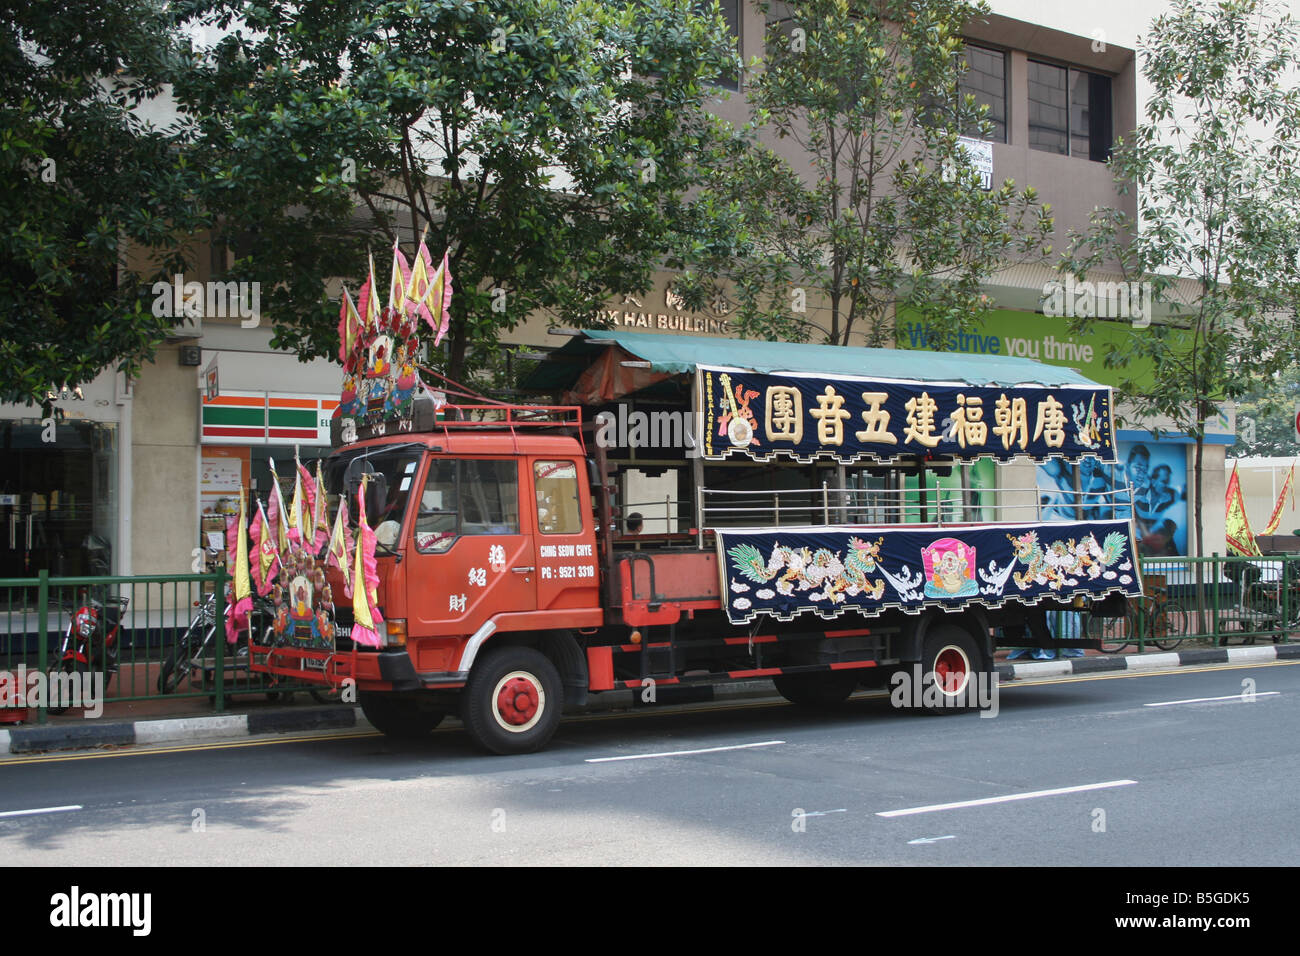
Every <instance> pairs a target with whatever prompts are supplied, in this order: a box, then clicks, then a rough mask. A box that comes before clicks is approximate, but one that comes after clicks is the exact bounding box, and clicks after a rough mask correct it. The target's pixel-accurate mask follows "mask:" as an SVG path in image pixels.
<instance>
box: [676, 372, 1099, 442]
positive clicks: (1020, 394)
mask: <svg viewBox="0 0 1300 956" xmlns="http://www.w3.org/2000/svg"><path fill="white" fill-rule="evenodd" d="M700 375H701V382H700V384H701V388H700V395H701V398H702V401H703V404H704V408H703V409H701V411H702V412H703V416H704V457H705V458H709V459H714V460H718V459H722V458H726V457H727V456H728V455H733V454H742V455H746V456H748V457H750V458H753V459H756V460H759V461H766V460H767V459H769V458H771V457H772V456H773V455H786V456H789V457H791V458H795V459H797V460H799V461H811V460H813V459H814V458H833V459H835V460H837V461H841V462H845V463H847V462H853V461H858V460H860V459H864V458H865V459H874V460H876V461H882V462H887V461H893V460H895V459H898V458H900V457H908V456H913V455H916V456H922V457H925V456H931V457H936V458H938V457H944V458H954V459H957V460H959V461H974V460H975V459H978V458H986V457H991V458H996V459H998V460H1001V461H1009V460H1011V459H1014V458H1031V459H1033V460H1035V461H1045V460H1047V459H1049V458H1055V457H1067V458H1077V457H1079V456H1081V455H1096V456H1097V457H1098V458H1100V459H1101V460H1102V461H1107V462H1113V461H1115V460H1116V458H1115V438H1114V425H1113V419H1112V415H1111V403H1112V396H1111V391H1110V389H1109V388H1107V387H1105V386H1083V385H1071V386H1060V387H1047V386H1041V385H1018V386H1012V387H998V386H965V385H936V384H935V383H933V382H898V381H881V380H875V379H868V378H850V377H837V378H835V379H828V378H825V377H821V376H808V375H795V374H775V375H767V374H760V373H756V372H747V371H744V370H741V369H722V368H705V367H701V368H700ZM736 418H740V419H742V420H743V424H744V426H745V427H740V428H733V427H731V426H732V420H733V419H736Z"/></svg>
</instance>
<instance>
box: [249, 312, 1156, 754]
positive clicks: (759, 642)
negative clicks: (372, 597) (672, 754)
mask: <svg viewBox="0 0 1300 956" xmlns="http://www.w3.org/2000/svg"><path fill="white" fill-rule="evenodd" d="M908 370H924V371H925V372H926V374H925V375H924V376H917V375H916V374H915V372H913V373H912V374H905V373H906V372H907V371H908ZM529 384H530V385H532V387H534V388H537V389H542V390H546V391H549V392H551V393H552V394H559V395H561V396H565V397H567V400H568V401H569V402H570V404H563V405H510V404H494V403H483V404H473V405H469V404H462V405H447V404H444V403H443V402H442V401H440V400H439V396H438V395H437V394H436V393H429V392H427V391H426V392H423V393H422V394H421V395H420V396H419V397H417V399H416V400H415V402H414V407H413V411H412V412H411V414H410V415H409V416H408V418H407V419H405V420H404V421H402V422H399V423H397V424H396V425H395V426H394V425H392V424H391V423H389V424H386V425H383V426H380V427H372V428H370V429H368V430H367V429H366V428H364V427H363V428H358V427H357V423H356V422H347V421H342V422H337V421H336V428H335V434H336V435H342V434H348V435H349V437H352V435H353V434H354V433H355V436H356V440H355V441H352V442H350V443H346V444H342V443H340V444H339V447H337V450H336V451H335V452H334V454H333V455H332V456H331V457H330V458H329V459H328V461H327V462H326V466H325V484H326V487H327V489H328V490H329V492H330V493H331V495H332V496H333V497H336V498H337V497H338V496H339V495H340V494H345V493H347V494H352V495H353V496H354V498H353V500H355V495H356V490H357V488H358V487H359V479H360V477H361V475H363V474H366V475H369V476H371V477H370V478H368V479H367V483H368V487H367V488H366V490H365V492H364V496H365V499H366V513H367V520H368V522H369V525H370V526H371V527H372V528H374V529H375V535H376V538H377V541H378V544H377V547H376V563H377V565H378V573H379V589H378V598H379V605H380V607H381V608H382V614H383V618H384V624H383V625H382V626H381V631H382V633H381V640H382V646H379V647H367V646H361V645H359V644H356V643H353V642H352V641H351V640H350V639H349V637H348V626H349V622H350V619H349V617H348V612H347V609H346V608H342V607H341V608H338V609H337V622H338V627H337V634H336V636H335V642H334V646H333V647H332V648H328V649H321V648H308V647H295V646H294V645H293V644H292V642H283V643H281V644H279V645H278V646H270V645H268V646H255V647H254V648H253V660H254V665H253V666H254V669H256V670H260V671H264V672H269V673H275V674H282V675H285V676H293V677H298V678H302V679H305V680H309V681H314V682H319V683H324V684H331V685H335V686H338V685H340V684H343V683H345V682H348V681H354V682H355V687H356V690H357V692H358V695H357V699H358V702H359V703H360V705H361V708H362V710H363V712H364V714H365V716H366V718H367V719H368V720H369V721H370V722H371V724H373V725H374V726H375V727H376V728H377V729H379V730H381V731H382V732H384V733H385V734H388V735H392V736H397V737H410V736H418V735H423V734H426V733H428V732H429V731H431V730H432V729H433V728H434V727H436V726H437V725H438V724H439V723H440V722H441V721H442V720H443V718H444V716H445V715H447V714H449V713H451V714H458V715H459V716H460V717H461V719H462V720H463V722H464V725H465V728H466V730H467V731H468V732H469V734H470V736H471V737H472V738H473V739H474V741H475V742H476V743H477V744H479V745H480V746H481V747H483V748H484V749H486V750H488V751H491V752H494V753H500V754H505V753H521V752H527V751H533V750H537V749H539V748H541V747H542V746H544V745H545V744H546V743H547V741H548V740H549V739H550V737H551V735H552V734H553V733H554V732H555V730H556V727H557V725H558V723H559V720H560V716H561V713H562V712H563V711H566V710H574V709H579V708H581V707H583V706H584V705H585V704H586V703H587V701H588V699H589V697H590V695H592V694H599V693H603V692H606V691H611V690H615V689H634V690H636V691H637V692H638V693H640V694H643V695H644V696H645V697H646V698H655V697H656V695H661V694H662V696H664V697H668V696H671V692H664V690H663V689H664V688H668V687H673V686H676V685H715V684H721V683H725V682H728V681H747V680H754V679H757V678H770V679H771V680H772V681H773V683H774V684H775V687H776V690H777V691H779V692H780V693H781V694H782V695H783V696H784V697H786V698H787V699H789V700H790V701H792V702H794V703H796V704H801V705H809V706H825V705H830V704H834V703H837V702H839V701H842V700H844V699H845V698H847V697H848V696H849V695H850V694H851V693H853V691H854V690H855V689H856V688H858V687H860V686H871V685H873V684H875V685H877V686H879V685H880V684H882V683H883V682H884V681H885V680H886V679H887V678H888V677H889V675H891V674H894V673H896V672H898V671H899V670H900V669H911V668H914V667H916V668H917V669H916V671H915V673H916V674H917V676H918V677H919V678H920V680H921V681H922V683H923V685H924V688H925V690H926V691H927V693H923V694H921V693H919V694H917V695H915V697H914V698H911V699H914V700H915V701H916V703H917V704H918V705H919V709H922V710H945V709H950V708H948V707H947V705H948V704H951V703H952V702H954V701H964V700H968V699H969V694H970V692H971V689H972V682H974V681H978V680H989V679H992V680H995V679H996V676H995V675H993V672H992V660H993V651H994V649H995V647H996V646H997V643H998V642H999V641H1001V642H1004V643H1007V644H1016V645H1021V646H1023V645H1039V646H1054V645H1055V646H1060V645H1061V644H1071V643H1073V644H1075V645H1078V646H1084V645H1089V646H1096V645H1094V644H1090V642H1088V641H1087V635H1086V633H1085V634H1077V633H1076V634H1072V635H1060V634H1058V635H1056V636H1053V635H1052V634H1051V633H1050V631H1049V628H1048V626H1047V622H1046V616H1047V612H1048V611H1049V610H1059V609H1066V608H1071V607H1078V606H1079V605H1080V602H1081V601H1087V602H1089V605H1090V606H1091V607H1093V608H1094V609H1095V612H1094V613H1097V612H1101V613H1105V612H1106V611H1107V609H1109V611H1110V612H1112V613H1113V612H1115V607H1116V605H1117V604H1118V606H1119V608H1121V609H1122V606H1123V601H1124V599H1125V597H1126V596H1134V595H1137V594H1140V593H1141V592H1140V580H1141V576H1140V574H1138V573H1137V571H1136V568H1135V564H1136V559H1135V557H1134V555H1135V548H1134V541H1133V537H1132V530H1131V521H1130V519H1129V518H1128V516H1127V515H1125V514H1123V513H1122V510H1121V509H1117V508H1116V507H1115V502H1114V501H1113V500H1111V499H1106V500H1098V501H1089V500H1085V499H1086V496H1083V497H1080V496H1078V495H1076V496H1075V498H1074V499H1073V502H1072V503H1070V502H1069V501H1067V502H1065V503H1062V501H1059V500H1058V501H1054V502H1046V504H1048V505H1050V506H1052V507H1054V508H1056V509H1057V512H1058V513H1056V514H1054V515H1052V516H1051V517H1053V518H1054V519H1056V520H1047V518H1048V516H1047V515H1046V514H1044V505H1045V501H1044V497H1045V496H1043V495H1041V494H1040V493H1039V491H1038V490H1037V489H1036V488H1035V489H1027V490H1025V491H1023V492H1016V491H1014V490H1011V489H1000V490H997V491H993V490H991V489H987V488H983V489H979V490H978V491H974V490H972V486H971V482H970V481H969V480H966V479H968V478H969V472H968V469H969V467H970V463H972V462H977V461H979V460H980V459H981V458H987V457H992V458H994V459H995V460H998V461H1014V460H1017V459H1019V460H1034V461H1039V462H1049V463H1057V464H1058V467H1059V463H1068V462H1071V461H1073V460H1077V459H1078V458H1080V457H1083V456H1084V455H1088V454H1091V455H1097V456H1098V457H1099V458H1101V459H1102V460H1103V461H1105V460H1110V461H1114V459H1115V444H1114V437H1113V424H1112V421H1111V415H1110V401H1111V396H1110V393H1109V390H1108V389H1105V388H1104V387H1102V386H1098V385H1095V383H1091V382H1088V381H1087V380H1086V379H1084V378H1082V377H1081V376H1079V375H1078V374H1077V373H1074V372H1072V371H1071V370H1068V369H1060V368H1053V367H1049V366H1043V365H1039V364H1037V363H1032V362H1028V361H1024V360H1019V359H998V360H994V361H985V360H984V359H983V358H972V357H967V356H951V355H939V354H936V353H922V352H902V351H894V350H870V349H840V348H832V347H818V346H797V345H795V346H792V345H786V344H782V343H765V342H737V341H734V340H721V339H703V338H686V337H679V336H666V335H652V334H635V333H629V332H621V331H620V332H584V333H580V334H578V335H576V336H575V337H574V338H573V339H572V340H571V341H570V342H569V344H567V345H566V346H565V347H564V348H561V349H559V350H557V351H556V352H554V353H553V354H552V356H551V358H550V360H549V361H547V362H544V363H542V365H541V366H539V368H538V369H537V370H536V371H535V372H534V373H533V374H532V375H531V376H530V378H529ZM638 416H641V417H638ZM638 426H640V428H641V434H637V428H638ZM677 426H681V427H680V428H678V427H677ZM379 432H384V434H378V433H379ZM651 433H652V434H651ZM1031 436H1032V437H1031ZM945 472H946V473H947V474H948V475H950V476H951V475H953V474H955V475H957V476H958V478H957V480H956V481H955V482H954V481H953V479H951V478H949V480H948V482H947V483H948V484H949V485H952V486H953V489H954V490H949V491H944V490H942V489H940V488H939V487H938V484H939V483H938V481H937V480H936V479H935V478H934V476H935V474H936V473H937V474H940V475H942V474H944V473H945ZM963 476H966V479H963ZM647 488H651V489H658V490H663V489H665V488H668V489H670V493H668V494H664V495H663V496H662V497H660V496H658V495H657V494H656V495H654V496H651V497H648V498H646V499H644V500H634V499H635V498H636V493H637V491H638V490H642V492H643V493H644V489H647ZM671 491H675V492H676V493H675V494H674V493H671ZM977 495H978V496H982V500H973V499H974V498H975V497H976V496H977ZM1017 496H1018V497H1017ZM1067 497H1068V496H1067ZM1015 508H1019V509H1021V513H1022V514H1023V515H1024V516H1025V518H1026V520H1023V521H1016V520H1013V519H1014V517H1015V515H1014V514H1013V513H1012V510H1013V509H1015ZM1062 509H1064V510H1062ZM1103 509H1109V515H1107V513H1106V511H1105V510H1103ZM330 583H331V586H332V589H333V591H334V593H336V594H337V593H340V588H341V584H340V582H339V581H338V580H337V571H331V578H330ZM1118 613H1122V610H1120V611H1119V612H1118Z"/></svg>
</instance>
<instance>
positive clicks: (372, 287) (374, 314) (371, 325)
mask: <svg viewBox="0 0 1300 956" xmlns="http://www.w3.org/2000/svg"><path fill="white" fill-rule="evenodd" d="M359 307H360V311H361V328H362V329H363V330H368V329H377V328H379V312H380V309H379V283H378V282H376V281H375V257H374V256H373V255H372V256H371V257H370V274H369V275H368V276H367V277H366V284H365V285H363V286H362V287H361V302H360V303H359Z"/></svg>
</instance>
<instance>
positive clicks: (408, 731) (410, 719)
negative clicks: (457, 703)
mask: <svg viewBox="0 0 1300 956" xmlns="http://www.w3.org/2000/svg"><path fill="white" fill-rule="evenodd" d="M359 703H360V704H361V713H363V714H365V716H366V720H368V721H370V725H371V726H372V727H374V728H375V730H378V731H379V732H380V733H382V734H384V735H385V736H387V737H395V738H398V739H400V740H415V739H418V738H420V737H426V736H428V735H429V734H430V733H431V732H432V731H433V729H434V728H435V727H437V726H438V725H439V724H440V723H442V719H443V717H445V716H446V712H445V711H443V710H440V709H438V708H437V707H435V706H433V702H432V701H424V700H416V699H413V698H410V697H394V696H393V695H392V694H376V693H369V694H367V693H362V694H361V695H360V699H359Z"/></svg>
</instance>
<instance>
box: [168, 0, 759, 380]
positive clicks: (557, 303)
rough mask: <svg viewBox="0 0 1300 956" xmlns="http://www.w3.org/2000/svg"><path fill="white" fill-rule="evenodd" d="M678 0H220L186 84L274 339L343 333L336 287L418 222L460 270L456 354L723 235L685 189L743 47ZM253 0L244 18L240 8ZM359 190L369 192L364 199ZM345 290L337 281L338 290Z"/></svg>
mask: <svg viewBox="0 0 1300 956" xmlns="http://www.w3.org/2000/svg"><path fill="white" fill-rule="evenodd" d="M694 7H695V4H693V3H690V2H687V0H646V2H642V3H634V4H606V3H600V2H594V0H480V2H468V0H398V2H374V0H367V2H353V0H339V2H331V3H324V2H320V3H311V2H308V3H302V2H280V0H269V2H263V3H260V4H258V5H256V6H253V5H246V4H243V3H233V2H231V3H227V2H218V3H209V4H205V5H204V6H203V12H202V19H203V21H204V22H207V23H210V24H215V25H217V26H220V27H223V28H226V29H228V30H230V31H231V32H230V33H229V34H228V35H227V36H225V37H224V38H223V39H222V40H221V41H220V42H218V43H217V44H215V46H212V47H211V48H206V49H195V50H194V52H193V63H192V67H191V69H190V70H188V71H187V72H186V74H185V76H184V77H182V78H180V79H179V81H178V84H177V87H176V91H177V97H178V99H179V100H180V101H181V102H182V103H183V104H184V105H185V106H186V107H187V109H188V111H189V112H191V113H192V114H193V115H195V116H198V117H201V119H199V120H198V121H197V123H196V127H195V136H196V153H195V157H196V159H195V161H196V162H197V163H198V164H199V165H200V166H201V168H202V169H203V170H204V172H205V177H206V182H205V197H206V198H207V199H208V201H209V202H210V203H211V204H212V208H213V210H214V212H215V213H216V214H218V215H219V216H220V219H221V223H222V227H221V228H222V232H223V234H225V235H228V236H230V237H232V238H233V239H236V240H237V242H235V248H236V249H237V251H238V253H239V255H240V259H239V262H238V264H237V266H236V269H235V273H234V274H233V275H232V276H231V278H238V279H248V280H260V281H261V282H262V283H263V289H267V288H271V289H272V292H271V293H270V294H269V296H268V294H266V293H265V292H264V293H263V303H264V305H263V308H264V311H265V312H266V313H267V314H268V315H269V316H270V317H271V319H272V320H273V321H274V323H275V329H276V337H275V340H274V343H275V344H276V345H278V346H281V347H285V348H289V349H292V350H295V351H297V352H298V353H299V354H300V355H301V356H303V357H304V358H306V357H310V356H313V355H332V354H333V353H334V351H335V349H336V344H335V326H336V324H337V314H338V306H337V302H336V301H333V302H331V301H330V300H329V298H328V295H327V292H326V291H325V290H326V280H327V279H329V278H330V277H334V276H345V277H347V280H348V284H349V286H351V287H352V288H353V289H354V290H355V288H356V287H357V286H358V285H359V283H360V280H361V278H362V276H363V270H364V250H365V249H366V248H369V249H370V250H372V251H373V252H374V253H375V258H376V271H377V273H378V274H379V275H380V284H381V288H382V289H383V291H384V292H386V290H387V278H388V268H389V262H390V257H389V251H388V250H389V249H390V247H391V246H392V242H393V237H394V236H395V235H399V234H400V235H401V237H402V241H403V245H404V247H405V250H406V252H407V255H408V256H409V255H410V252H411V248H412V245H413V243H414V242H415V240H416V238H417V237H418V236H419V235H420V234H421V233H422V232H423V231H424V230H425V229H426V228H427V230H428V244H429V247H430V249H431V250H432V251H433V253H434V256H435V257H440V255H441V253H442V250H443V249H444V248H445V249H449V250H450V254H451V259H450V264H451V272H452V276H453V281H454V287H455V297H454V299H453V303H452V324H451V333H450V336H449V340H450V345H449V349H448V352H447V355H446V366H445V368H446V370H447V372H448V374H450V375H451V376H452V377H459V376H460V375H461V374H462V373H465V372H469V371H473V369H474V368H476V367H481V366H482V365H483V363H484V362H485V361H486V358H487V356H488V355H489V354H490V353H491V352H492V350H494V349H495V348H496V341H497V339H498V336H499V335H500V334H501V333H502V332H504V331H506V330H508V329H510V328H512V327H514V326H515V325H517V324H518V323H519V322H521V321H523V320H524V319H525V318H526V317H527V316H528V315H529V313H531V312H534V311H535V310H546V311H547V312H549V313H550V315H551V316H552V317H553V318H554V319H555V320H556V321H559V322H563V323H574V324H576V323H590V322H591V321H593V320H594V319H595V315H596V312H597V310H598V309H599V307H600V303H602V302H603V301H604V300H605V299H606V298H608V297H609V296H610V295H612V294H618V293H625V292H637V291H643V290H645V289H646V288H648V287H649V285H650V282H651V275H652V272H653V270H654V269H655V268H656V267H658V266H659V264H660V263H661V262H662V261H664V260H666V259H669V258H671V257H673V256H674V255H679V254H680V250H681V249H682V248H688V249H690V248H708V247H710V246H711V245H714V244H716V243H717V242H718V240H717V239H716V235H717V223H718V221H719V219H720V216H719V215H717V214H716V213H715V211H714V210H713V209H711V208H710V207H709V206H707V205H699V204H695V203H692V202H690V201H688V198H687V193H688V190H689V189H690V188H691V186H692V184H693V183H694V182H695V181H696V179H697V178H698V177H699V175H700V174H701V170H705V169H708V168H711V167H713V166H716V165H717V164H718V163H720V162H721V161H723V159H724V158H725V155H726V141H727V127H726V125H725V124H724V123H722V122H721V121H719V120H718V119H716V118H715V117H713V116H712V115H711V114H709V113H708V112H706V111H705V110H704V108H703V107H704V105H705V103H706V102H707V101H708V100H710V99H711V98H712V97H714V96H716V95H717V89H716V87H714V86H713V85H712V84H711V82H710V81H711V79H712V78H714V77H717V76H719V75H721V74H724V73H726V72H729V71H730V72H734V71H735V69H736V67H737V65H738V64H737V61H736V56H735V52H734V49H733V47H732V45H731V44H730V42H729V39H728V38H727V36H726V33H725V27H724V25H723V23H722V20H721V18H720V17H719V16H718V15H717V13H716V8H715V10H714V12H713V13H712V14H710V15H707V16H703V15H697V14H695V13H693V12H692V10H693V8H694ZM236 15H238V16H240V17H242V21H240V20H237V19H236ZM358 202H360V203H361V204H363V205H364V207H365V209H366V210H367V212H368V215H366V216H361V217H358V216H355V215H353V207H354V205H356V204H357V203H358ZM334 294H335V295H337V292H336V291H335V292H334Z"/></svg>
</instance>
